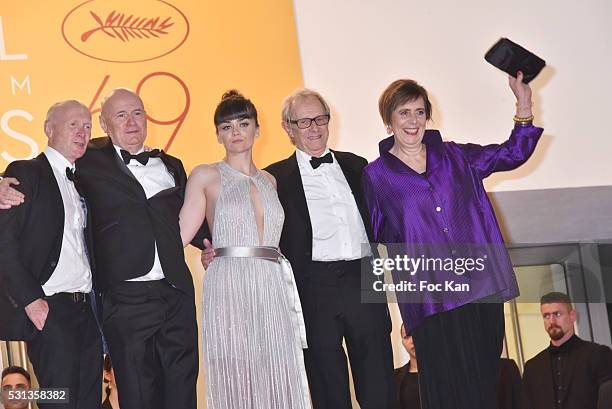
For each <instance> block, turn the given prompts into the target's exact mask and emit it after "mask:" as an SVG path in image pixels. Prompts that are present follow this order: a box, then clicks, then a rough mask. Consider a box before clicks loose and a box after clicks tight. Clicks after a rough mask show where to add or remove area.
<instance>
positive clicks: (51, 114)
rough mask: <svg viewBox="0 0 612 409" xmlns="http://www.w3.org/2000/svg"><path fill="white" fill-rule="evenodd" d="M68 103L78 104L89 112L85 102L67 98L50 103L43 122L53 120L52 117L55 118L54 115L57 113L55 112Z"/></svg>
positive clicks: (68, 104)
mask: <svg viewBox="0 0 612 409" xmlns="http://www.w3.org/2000/svg"><path fill="white" fill-rule="evenodd" d="M70 105H73V106H74V105H76V106H80V107H81V108H83V109H85V110H86V111H87V112H89V108H87V107H86V106H85V104H83V103H82V102H81V101H77V100H76V99H68V100H66V101H60V102H56V103H55V104H53V105H51V107H49V110H48V111H47V117H46V118H45V124H46V123H49V122H53V119H55V115H56V114H57V112H58V111H59V110H61V109H64V108H66V107H68V106H70Z"/></svg>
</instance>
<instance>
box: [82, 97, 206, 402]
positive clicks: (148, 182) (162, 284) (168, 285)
mask: <svg viewBox="0 0 612 409" xmlns="http://www.w3.org/2000/svg"><path fill="white" fill-rule="evenodd" d="M100 125H101V126H102V129H103V130H104V131H105V132H106V133H107V134H108V136H109V137H108V138H100V139H96V140H94V141H92V144H91V146H90V148H89V149H88V150H87V152H86V154H85V155H84V156H83V158H82V159H81V160H80V161H79V171H78V172H77V174H78V176H79V184H80V185H81V187H82V189H83V193H84V194H85V197H86V198H87V199H88V201H89V202H90V203H91V209H92V217H93V234H94V240H95V242H96V246H95V256H96V262H97V279H96V284H97V287H98V289H99V290H101V291H102V294H103V295H102V297H103V301H102V315H103V320H102V322H103V331H104V335H105V337H106V340H107V342H108V346H109V350H110V354H111V356H112V359H113V364H114V370H115V376H116V380H117V387H118V390H119V391H120V393H119V403H120V405H121V407H122V408H123V409H142V408H147V409H151V408H164V409H174V408H185V409H188V408H192V409H195V407H196V380H197V375H198V366H199V361H198V350H197V345H198V341H197V323H196V318H195V302H194V289H193V282H192V279H191V273H190V272H189V269H188V268H187V265H186V264H185V256H184V253H183V245H182V242H181V237H180V231H179V224H178V215H179V211H180V209H181V206H182V204H183V196H184V191H185V183H186V180H187V177H186V174H185V170H184V168H183V165H182V163H181V161H180V160H178V159H177V158H175V157H172V156H170V155H167V154H166V153H164V152H163V151H162V152H159V151H157V150H154V151H151V152H145V151H144V146H143V144H144V140H145V138H146V136H147V119H146V113H145V110H144V106H143V102H142V100H141V99H140V97H139V96H138V95H136V94H135V93H133V92H131V91H129V90H126V89H116V90H114V91H112V92H111V93H110V95H108V96H107V97H106V98H105V100H104V101H103V103H102V112H101V115H100Z"/></svg>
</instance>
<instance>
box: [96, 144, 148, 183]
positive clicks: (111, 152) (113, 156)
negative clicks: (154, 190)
mask: <svg viewBox="0 0 612 409" xmlns="http://www.w3.org/2000/svg"><path fill="white" fill-rule="evenodd" d="M102 151H103V152H104V153H105V154H106V155H107V156H108V157H109V159H110V160H112V162H113V163H114V165H116V167H117V169H118V170H119V171H120V172H122V173H123V174H125V175H126V176H128V177H129V178H130V179H132V180H133V181H134V182H136V183H137V184H138V185H140V183H138V180H137V179H136V177H135V176H134V174H133V173H132V172H130V170H129V169H128V167H127V165H126V164H125V162H124V161H123V159H121V158H120V157H119V155H117V151H116V150H115V147H114V146H113V144H112V142H111V139H110V138H108V141H107V144H106V145H105V146H104V147H103V148H102Z"/></svg>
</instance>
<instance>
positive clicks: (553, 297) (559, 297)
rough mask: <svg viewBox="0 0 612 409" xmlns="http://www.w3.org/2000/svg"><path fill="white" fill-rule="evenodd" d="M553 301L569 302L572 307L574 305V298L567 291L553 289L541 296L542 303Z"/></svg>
mask: <svg viewBox="0 0 612 409" xmlns="http://www.w3.org/2000/svg"><path fill="white" fill-rule="evenodd" d="M552 303H560V304H569V306H570V307H571V306H572V300H571V299H570V298H569V296H568V295H567V294H565V293H560V292H557V291H553V292H551V293H548V294H544V295H543V296H542V298H540V305H542V304H552Z"/></svg>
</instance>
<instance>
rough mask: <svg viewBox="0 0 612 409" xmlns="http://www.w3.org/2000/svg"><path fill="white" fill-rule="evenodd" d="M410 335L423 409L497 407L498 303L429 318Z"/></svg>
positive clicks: (501, 328)
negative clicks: (415, 357)
mask: <svg viewBox="0 0 612 409" xmlns="http://www.w3.org/2000/svg"><path fill="white" fill-rule="evenodd" d="M412 335H413V340H414V346H415V351H416V355H417V359H418V361H419V389H420V395H421V408H422V409H492V408H493V409H494V408H496V407H497V387H498V378H499V362H500V355H501V351H502V342H503V337H504V309H503V304H502V303H500V302H498V303H472V304H467V305H464V306H462V307H459V308H456V309H454V310H451V311H447V312H443V313H439V314H435V315H432V316H430V317H427V318H426V319H425V320H424V322H423V323H422V324H421V325H420V326H419V327H418V328H416V329H415V330H414V331H413V334H412Z"/></svg>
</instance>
